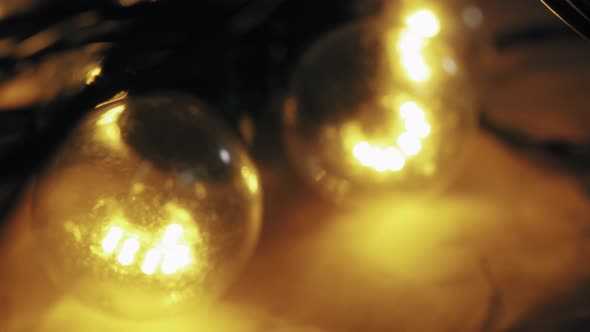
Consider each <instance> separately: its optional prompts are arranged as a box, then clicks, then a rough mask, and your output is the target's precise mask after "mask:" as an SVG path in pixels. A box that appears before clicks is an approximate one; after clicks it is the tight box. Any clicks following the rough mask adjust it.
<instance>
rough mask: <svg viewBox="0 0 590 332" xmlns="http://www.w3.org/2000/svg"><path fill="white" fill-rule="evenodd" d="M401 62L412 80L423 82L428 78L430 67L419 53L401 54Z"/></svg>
mask: <svg viewBox="0 0 590 332" xmlns="http://www.w3.org/2000/svg"><path fill="white" fill-rule="evenodd" d="M401 63H402V65H403V67H404V69H405V70H406V73H407V74H408V77H409V78H410V79H411V80H412V81H414V82H424V81H426V80H428V79H429V78H430V68H429V67H428V65H427V64H426V61H425V60H424V57H423V56H422V54H420V53H407V54H403V55H402V59H401Z"/></svg>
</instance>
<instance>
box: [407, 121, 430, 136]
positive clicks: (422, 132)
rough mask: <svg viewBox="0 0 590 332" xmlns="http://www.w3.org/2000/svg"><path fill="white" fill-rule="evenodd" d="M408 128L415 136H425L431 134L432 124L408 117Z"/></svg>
mask: <svg viewBox="0 0 590 332" xmlns="http://www.w3.org/2000/svg"><path fill="white" fill-rule="evenodd" d="M406 130H407V131H408V133H410V134H411V135H412V136H414V137H417V138H424V137H426V136H428V135H429V134H430V125H429V124H428V123H426V122H424V121H419V120H416V119H414V118H408V119H406Z"/></svg>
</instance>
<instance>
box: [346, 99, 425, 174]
mask: <svg viewBox="0 0 590 332" xmlns="http://www.w3.org/2000/svg"><path fill="white" fill-rule="evenodd" d="M400 117H401V118H402V119H403V121H404V127H405V131H404V132H402V133H401V134H400V135H399V136H398V138H397V140H395V142H396V143H397V145H385V146H380V145H379V144H378V143H375V144H373V143H370V142H368V141H365V140H362V141H360V142H358V143H356V144H355V145H354V147H353V148H352V155H353V156H354V157H355V158H356V159H357V161H358V162H359V163H360V164H361V165H363V166H365V167H369V168H372V169H373V170H375V171H377V172H379V173H382V172H386V171H389V172H397V171H400V170H401V169H403V167H404V165H405V163H406V159H407V158H410V157H413V156H415V155H417V154H418V153H419V152H420V150H422V141H421V140H422V139H424V138H426V137H427V136H428V135H429V134H430V125H429V124H428V122H426V120H425V115H424V111H423V110H422V109H421V108H420V107H419V106H418V105H417V104H416V103H415V102H411V101H409V102H406V103H404V104H403V105H401V107H400Z"/></svg>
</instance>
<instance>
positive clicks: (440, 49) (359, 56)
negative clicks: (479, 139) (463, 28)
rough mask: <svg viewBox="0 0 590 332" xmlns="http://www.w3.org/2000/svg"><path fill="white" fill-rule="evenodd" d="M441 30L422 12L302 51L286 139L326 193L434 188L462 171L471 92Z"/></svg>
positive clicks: (359, 26)
mask: <svg viewBox="0 0 590 332" xmlns="http://www.w3.org/2000/svg"><path fill="white" fill-rule="evenodd" d="M424 22H426V23H428V24H426V25H423V24H422V23H424ZM439 29H440V21H439V20H438V19H437V17H436V16H435V14H434V13H433V12H431V11H426V10H423V9H422V10H418V11H417V12H416V13H409V14H408V18H407V19H406V20H405V25H402V26H398V27H395V28H391V27H389V26H386V25H383V24H376V23H372V22H358V23H354V24H351V25H348V26H345V27H343V28H340V29H338V30H335V31H333V32H331V33H329V34H328V35H326V36H325V37H323V38H321V39H319V40H318V41H317V42H316V43H315V44H314V45H312V47H311V48H310V49H309V51H308V52H307V53H306V54H304V56H303V58H302V60H301V62H300V64H299V65H298V66H297V67H296V69H295V72H294V75H293V78H292V84H291V89H290V92H289V94H288V97H287V100H286V103H285V109H284V123H285V126H286V131H285V133H286V137H285V142H286V148H287V151H288V155H289V158H290V159H291V162H292V164H294V165H295V167H296V168H297V170H298V171H299V172H300V173H301V174H302V175H303V176H304V177H305V178H307V179H308V180H309V181H310V182H311V183H313V184H314V185H315V186H316V187H318V188H319V189H320V190H321V191H322V192H324V193H327V194H328V195H329V196H330V197H332V198H335V199H336V200H339V199H342V198H344V197H347V196H354V194H355V193H363V194H367V193H373V192H382V191H389V192H398V193H405V192H409V191H413V192H420V193H422V192H429V191H431V190H433V189H436V188H440V187H441V185H442V184H443V183H445V182H448V180H450V179H451V178H452V176H453V175H454V173H456V172H457V170H458V169H459V166H460V164H461V160H462V159H463V155H464V153H465V151H466V148H465V145H466V142H467V141H468V139H469V135H470V134H471V133H472V131H473V130H474V129H475V127H476V126H475V124H476V121H475V116H474V115H475V112H474V97H473V96H474V94H473V92H472V90H471V89H470V84H469V80H468V78H467V75H466V68H465V66H464V64H463V63H462V62H461V60H460V58H459V57H458V56H457V55H456V54H455V53H454V51H453V49H452V47H450V45H448V44H446V43H445V42H444V41H442V40H441V39H440V38H438V37H437V32H438V31H439Z"/></svg>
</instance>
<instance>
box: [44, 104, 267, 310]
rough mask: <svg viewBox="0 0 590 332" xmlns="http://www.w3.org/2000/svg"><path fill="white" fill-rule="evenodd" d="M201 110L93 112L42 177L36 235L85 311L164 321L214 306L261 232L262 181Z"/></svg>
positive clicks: (115, 108) (163, 107)
mask: <svg viewBox="0 0 590 332" xmlns="http://www.w3.org/2000/svg"><path fill="white" fill-rule="evenodd" d="M210 112H211V111H210V110H209V109H208V107H207V106H205V105H204V104H203V103H201V102H198V101H196V100H194V99H192V98H189V97H186V96H182V95H177V94H156V95H152V96H137V97H127V96H126V95H125V94H120V95H118V96H116V97H115V98H113V99H112V100H111V101H109V102H106V103H104V104H101V105H99V106H97V107H96V109H94V110H93V111H92V112H90V113H89V114H88V115H87V116H86V117H85V118H84V119H83V120H82V121H80V123H79V124H78V125H77V127H76V128H75V129H74V130H73V131H72V133H71V135H70V136H69V138H68V139H67V140H66V141H65V143H64V144H63V146H62V147H61V148H60V150H59V151H58V153H57V154H56V155H55V157H54V158H53V159H52V160H51V161H50V162H49V163H48V165H47V167H46V168H45V169H44V170H43V171H42V172H41V174H40V175H39V177H38V180H37V185H36V188H35V191H34V198H33V202H34V203H33V204H34V205H33V217H34V222H35V224H34V229H33V232H34V235H35V239H36V241H37V244H38V250H39V254H40V255H42V256H43V260H44V261H45V263H46V267H47V270H48V272H49V276H50V278H51V279H52V280H53V281H54V282H55V283H56V284H57V285H58V286H59V287H61V288H62V289H63V290H64V291H65V292H66V293H67V294H71V295H73V296H74V297H76V298H78V299H80V300H81V302H83V303H85V304H87V305H90V306H94V307H97V308H103V309H107V310H110V311H111V312H115V313H117V314H119V315H122V316H144V317H145V316H147V315H150V316H151V317H158V315H163V314H165V313H166V312H172V311H182V310H185V309H188V308H194V307H195V306H199V305H202V304H204V303H206V302H208V301H210V300H213V299H214V298H215V297H216V296H218V295H219V294H220V292H222V291H223V290H224V288H226V287H227V286H228V285H229V283H230V282H231V280H232V278H233V277H235V276H236V274H237V273H238V271H239V269H240V267H241V266H242V265H243V264H244V263H245V262H246V260H247V259H248V257H249V256H250V254H251V253H252V250H253V247H254V245H255V243H256V239H257V236H258V232H259V224H260V218H261V194H260V187H259V182H258V176H257V171H256V169H255V167H254V164H253V163H252V161H251V160H250V158H249V157H248V155H247V153H246V152H245V150H244V148H243V147H242V146H241V144H240V142H239V141H238V139H237V138H236V137H234V136H233V135H232V134H231V133H230V131H229V130H228V129H227V128H226V127H225V126H224V124H223V123H221V122H220V121H217V120H216V119H215V118H214V117H213V116H212V114H211V113H210Z"/></svg>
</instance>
